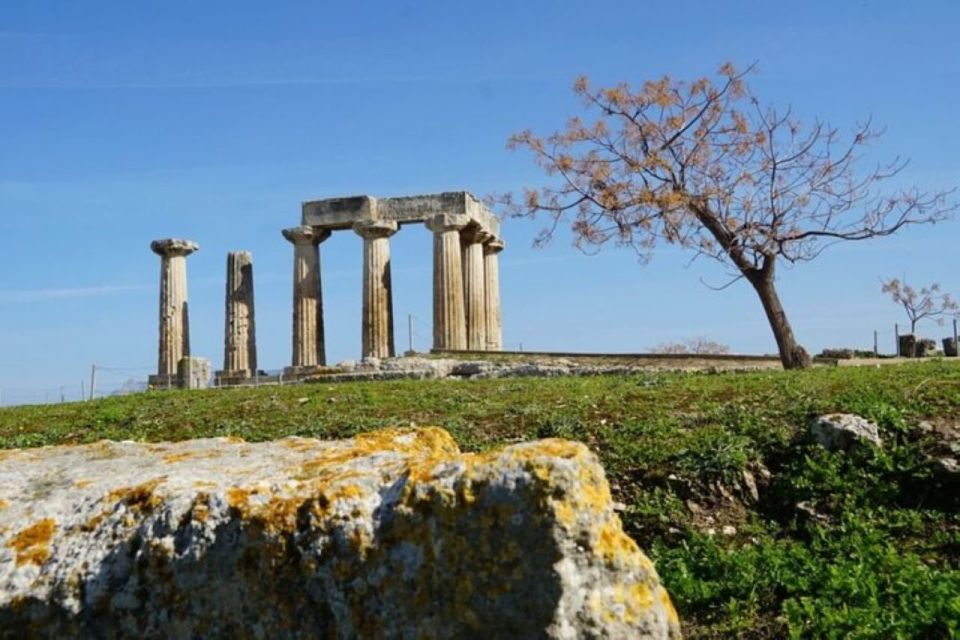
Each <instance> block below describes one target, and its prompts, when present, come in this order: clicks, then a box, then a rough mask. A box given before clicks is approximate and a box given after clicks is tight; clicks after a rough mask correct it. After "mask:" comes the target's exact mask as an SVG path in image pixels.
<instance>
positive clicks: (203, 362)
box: [177, 356, 212, 389]
mask: <svg viewBox="0 0 960 640" xmlns="http://www.w3.org/2000/svg"><path fill="white" fill-rule="evenodd" d="M211 368H212V365H211V364H210V361H209V360H207V359H206V358H201V357H199V356H190V357H189V358H182V359H181V360H180V363H179V365H178V366H177V386H179V387H180V388H181V389H206V388H207V387H209V386H210V373H211Z"/></svg>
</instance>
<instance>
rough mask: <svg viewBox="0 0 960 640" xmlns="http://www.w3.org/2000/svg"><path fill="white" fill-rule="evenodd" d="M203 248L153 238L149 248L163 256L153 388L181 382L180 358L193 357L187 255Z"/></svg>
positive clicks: (179, 241)
mask: <svg viewBox="0 0 960 640" xmlns="http://www.w3.org/2000/svg"><path fill="white" fill-rule="evenodd" d="M199 248H200V247H199V246H198V245H197V243H195V242H193V241H191V240H181V239H177V238H167V239H165V240H154V241H153V242H151V243H150V249H151V250H152V251H153V252H154V253H155V254H157V255H158V256H160V339H159V357H158V362H157V373H156V375H152V376H150V378H149V381H148V384H149V385H150V386H152V387H171V386H177V384H178V379H179V376H178V372H177V368H178V367H179V366H180V360H182V359H183V358H185V357H189V356H190V316H189V306H188V303H187V256H189V255H190V254H192V253H193V252H195V251H196V250H197V249H199Z"/></svg>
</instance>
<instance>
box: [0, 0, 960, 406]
mask: <svg viewBox="0 0 960 640" xmlns="http://www.w3.org/2000/svg"><path fill="white" fill-rule="evenodd" d="M958 26H960V3H956V2H949V1H943V2H935V1H930V2H923V3H917V4H913V3H904V2H892V1H891V2H875V1H864V2H829V3H828V2H777V3H770V2H747V1H744V2H723V3H718V2H706V1H703V2H670V3H652V2H642V1H633V2H603V1H595V2H590V3H585V2H540V1H528V2H522V3H521V2H515V1H514V2H498V1H489V2H482V3H480V2H477V3H461V2H406V3H405V2H351V3H336V4H334V3H320V2H275V3H263V2H246V1H237V0H233V1H230V2H225V1H223V2H221V1H212V0H210V1H205V2H179V1H172V0H168V1H166V2H137V3H131V2H120V1H110V2H107V1H97V0H87V1H85V2H83V3H77V2H67V1H62V2H53V1H50V2H30V3H12V2H9V3H4V4H3V5H2V7H0V141H2V148H3V152H2V153H0V365H2V366H0V393H2V394H3V402H4V404H10V403H13V402H24V401H38V400H43V399H44V398H48V399H54V398H57V397H58V396H59V387H60V386H61V385H66V389H65V391H66V394H67V396H68V397H71V396H76V395H77V394H78V393H79V384H80V379H81V378H83V377H86V376H88V375H89V368H90V364H91V363H93V362H96V363H98V364H100V365H103V366H106V367H110V368H113V369H130V371H107V372H104V373H102V374H101V382H102V384H103V385H104V388H106V389H109V388H111V387H115V386H116V385H117V384H119V383H121V382H123V380H124V379H125V378H126V377H129V376H135V377H143V376H145V375H146V374H147V373H149V372H150V370H151V369H152V368H153V367H155V361H156V330H157V328H156V322H157V320H156V315H157V309H156V304H157V303H156V294H157V290H156V288H157V279H158V260H157V258H156V257H155V256H154V255H153V254H152V253H150V251H149V248H148V245H149V242H150V240H152V239H154V238H159V237H168V236H177V237H187V238H190V239H193V240H195V241H197V242H198V243H199V244H200V246H201V250H200V251H199V252H198V253H197V254H196V255H194V256H192V257H191V258H190V260H189V277H190V303H191V323H192V335H193V346H194V352H195V353H196V354H198V355H205V356H207V357H210V358H211V359H212V360H213V362H214V365H215V366H217V367H218V366H219V365H220V364H221V360H222V342H223V335H222V332H223V328H222V325H223V279H224V269H225V264H224V263H225V254H226V252H227V251H230V250H237V249H247V250H250V251H252V252H253V254H254V263H255V280H256V285H257V291H256V296H257V319H258V333H259V348H260V361H261V363H262V365H263V366H265V367H268V368H279V367H282V366H284V365H286V364H288V363H289V358H290V346H289V343H290V307H291V303H290V297H291V293H290V288H291V283H290V278H291V261H292V257H291V256H292V251H291V247H290V245H289V244H287V243H286V242H285V241H284V240H283V238H282V237H281V235H280V229H281V228H283V227H287V226H292V225H294V224H296V223H297V222H298V219H299V204H300V202H301V201H302V200H306V199H310V198H315V197H330V196H336V195H349V194H359V193H366V194H371V195H381V196H389V195H401V194H414V193H424V192H432V191H443V190H455V189H466V190H469V191H472V192H474V193H477V194H479V195H482V194H486V193H489V192H504V191H510V190H515V189H519V188H521V187H523V186H526V185H537V184H540V183H542V181H543V177H542V175H541V174H540V173H539V171H538V170H537V169H536V168H535V167H534V165H533V163H532V162H531V159H530V158H529V157H528V156H526V155H524V154H522V153H509V152H507V151H506V149H505V141H506V138H507V137H508V136H509V135H510V134H511V133H513V132H515V131H517V130H520V129H523V128H526V127H531V128H533V129H534V130H537V131H539V132H543V133H547V132H549V131H552V130H554V129H556V128H558V127H560V126H561V125H562V124H563V122H564V121H565V119H566V118H567V117H568V116H569V115H572V114H574V113H577V112H579V110H580V103H579V101H578V100H577V99H576V98H575V97H574V96H573V95H572V93H571V91H570V87H571V84H572V80H573V78H574V77H575V76H576V75H577V74H580V73H585V74H587V75H589V76H591V78H592V79H593V80H594V81H595V82H597V83H613V82H617V81H619V80H630V81H640V80H643V79H646V78H650V77H659V76H660V75H662V74H665V73H666V74H670V75H672V76H675V77H679V78H692V77H696V76H698V75H703V74H707V73H711V72H712V71H713V70H714V69H716V67H717V66H718V65H719V64H720V63H721V62H723V61H725V60H731V61H733V62H734V63H737V64H739V65H746V64H749V63H750V62H753V61H758V63H759V69H760V71H759V72H758V73H757V74H756V75H755V76H754V77H753V79H752V81H751V84H752V86H753V87H754V90H755V91H756V92H757V93H758V94H759V95H760V96H761V98H763V99H765V100H767V101H769V102H772V103H775V104H778V105H785V104H791V105H793V107H794V109H795V110H796V112H797V113H798V114H800V115H802V116H804V117H808V118H812V117H813V116H821V117H823V118H825V119H827V120H829V121H830V122H833V123H835V124H837V125H840V126H841V127H847V126H852V125H853V124H854V123H855V122H857V121H858V120H861V119H863V118H864V117H866V116H872V117H873V118H874V121H875V122H877V123H880V124H882V125H884V126H886V127H887V134H886V136H885V137H884V139H883V141H882V143H881V144H879V145H877V146H876V147H875V151H876V153H877V157H878V158H888V157H891V156H895V155H898V154H899V155H903V156H907V157H910V158H911V159H912V161H911V164H910V166H909V168H908V170H907V171H906V172H905V173H904V174H903V175H902V176H901V180H902V181H903V182H905V183H909V184H916V185H918V186H920V187H921V188H927V189H941V188H949V187H952V186H956V185H960V126H957V120H956V109H957V104H958V102H960V40H958V39H957V38H956V31H957V27H958ZM538 228H539V225H537V224H536V223H530V222H526V221H516V220H508V221H506V222H505V224H504V236H505V238H506V240H507V242H508V245H509V246H508V248H507V250H506V251H505V252H504V253H503V254H501V265H502V266H501V271H502V289H503V307H504V325H505V327H504V339H505V342H506V346H507V347H508V348H515V347H516V346H517V345H518V344H519V343H521V342H522V343H523V345H524V347H525V348H527V349H562V350H600V351H640V350H644V349H647V348H649V347H651V346H653V345H656V344H658V343H661V342H665V341H674V340H681V339H684V338H690V337H693V336H697V335H703V336H708V337H710V338H712V339H715V340H718V341H720V342H723V343H726V344H729V345H730V346H731V347H732V348H733V349H734V350H736V351H741V352H749V353H762V352H773V351H775V344H774V342H773V339H772V336H771V334H770V332H769V329H768V327H767V325H766V322H765V319H764V317H763V314H762V310H761V308H760V305H759V303H758V302H757V301H756V299H755V297H754V296H753V294H752V292H751V291H750V290H749V289H748V287H747V285H746V284H744V283H740V284H738V285H735V286H734V287H732V288H730V289H728V290H726V291H724V292H714V291H711V290H710V289H708V288H707V287H705V286H704V285H703V284H702V283H701V281H705V282H708V283H713V284H720V283H722V282H723V281H724V279H723V271H721V270H720V269H719V268H718V267H717V266H716V265H714V264H710V263H708V262H704V261H698V262H695V263H694V264H692V265H688V262H689V256H688V255H686V254H684V253H682V252H679V251H676V250H673V249H669V248H667V249H665V250H662V251H659V252H658V253H657V255H656V257H655V259H654V261H653V262H652V263H651V264H649V265H646V266H640V265H638V264H637V262H636V260H635V258H634V257H633V255H631V254H630V253H629V252H624V251H616V250H613V249H610V250H606V251H604V252H603V253H601V254H600V255H598V256H583V255H581V254H579V253H577V252H576V251H575V250H573V249H572V248H571V247H570V242H569V238H568V237H567V236H566V235H561V236H560V237H558V238H557V239H556V241H555V242H554V243H553V244H552V245H551V246H549V247H548V248H546V249H542V250H535V249H532V248H531V239H532V237H533V236H534V235H535V233H536V231H537V230H538ZM958 231H960V228H958V224H957V223H956V222H951V223H946V224H942V225H938V226H937V227H934V228H921V229H912V230H909V231H907V232H904V233H903V234H901V235H899V236H897V237H894V238H890V239H885V240H880V241H877V242H874V243H870V244H860V245H856V246H848V247H841V248H836V249H833V250H831V251H830V252H828V253H827V254H825V256H824V257H823V258H821V259H820V260H819V261H817V262H815V263H812V264H808V265H803V266H800V267H798V268H796V269H793V270H790V271H784V272H783V273H782V274H781V279H780V288H781V295H782V298H783V302H784V304H785V306H786V308H787V311H788V313H789V314H790V316H791V318H792V320H793V322H794V328H795V330H796V332H797V334H798V337H799V339H800V340H801V341H802V342H803V343H804V344H806V345H807V346H808V348H810V349H811V350H814V351H815V350H819V349H820V348H822V347H824V346H837V345H850V346H863V347H869V346H871V343H872V332H873V330H874V329H877V330H879V331H880V332H881V340H882V341H883V345H884V346H887V345H891V346H892V342H893V335H892V334H893V323H894V322H897V321H898V320H901V318H900V315H899V314H898V310H897V309H896V308H895V307H894V306H893V305H892V304H891V303H889V302H888V301H886V300H885V299H884V298H883V297H882V296H881V294H880V292H879V288H880V285H879V278H880V277H881V276H886V275H901V274H906V275H907V277H908V278H909V279H912V280H915V281H917V282H921V281H922V282H930V281H938V282H940V283H941V284H942V285H943V286H944V288H945V289H947V290H948V291H953V292H955V293H960V269H958V265H960V259H958V257H957V249H956V245H957V239H958ZM392 250H393V268H394V279H395V309H396V312H397V332H398V335H397V343H398V345H401V346H402V347H403V348H406V346H407V337H406V318H407V315H408V314H412V315H413V316H415V318H416V331H417V334H418V335H419V336H420V337H419V338H417V339H416V343H415V346H416V347H418V348H421V349H425V348H427V347H429V336H430V335H431V330H430V326H429V322H430V317H431V312H430V308H431V307H430V304H431V302H430V282H431V280H430V236H429V233H428V232H427V231H426V230H421V229H416V228H410V227H408V228H404V230H403V231H402V232H401V233H399V234H398V235H396V236H394V238H393V242H392ZM360 260H361V240H360V238H358V237H356V236H353V235H352V234H349V233H346V232H344V233H339V234H335V236H334V237H333V238H332V239H331V240H329V241H327V242H326V243H325V244H324V245H322V269H323V274H324V296H325V304H326V309H327V313H326V322H327V342H328V357H329V359H330V360H331V361H337V360H340V359H344V358H353V357H356V356H357V355H358V354H359V349H360V319H359V314H360V275H361V272H360V269H361V262H360ZM924 333H928V334H930V335H935V336H938V337H939V336H940V335H941V334H943V335H945V334H946V330H945V329H941V328H939V327H937V326H936V325H933V324H928V325H927V326H925V327H924ZM71 385H72V386H71Z"/></svg>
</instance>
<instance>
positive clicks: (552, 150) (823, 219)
mask: <svg viewBox="0 0 960 640" xmlns="http://www.w3.org/2000/svg"><path fill="white" fill-rule="evenodd" d="M749 71H750V69H748V70H747V72H749ZM747 72H743V73H741V72H738V71H737V70H736V69H734V67H733V66H732V65H730V64H725V65H723V66H722V67H721V68H720V69H719V71H718V76H717V78H716V79H710V78H700V79H698V80H696V81H694V82H691V83H687V82H681V81H675V80H672V79H670V78H669V77H663V78H662V79H660V80H655V81H648V82H645V83H643V84H642V85H641V86H639V87H637V88H631V87H630V86H629V85H627V84H625V83H624V84H619V85H617V86H615V87H610V88H593V87H591V85H590V84H589V82H588V81H587V79H586V78H583V77H581V78H579V79H577V81H576V82H575V84H574V91H575V92H576V94H577V95H579V96H581V97H582V98H583V100H584V103H585V106H586V108H587V109H588V110H591V111H592V112H593V113H595V114H596V116H597V117H596V120H594V121H593V122H590V123H586V122H584V121H583V120H582V119H581V118H579V117H574V118H572V119H570V120H569V122H568V123H567V126H566V128H565V129H563V130H561V131H558V132H556V133H553V134H551V135H549V136H547V137H545V138H544V137H539V136H537V135H535V134H534V133H532V132H531V131H529V130H527V131H523V132H521V133H518V134H516V135H514V136H512V137H511V139H510V143H509V146H510V148H513V149H515V148H526V149H529V150H530V151H532V152H533V153H534V155H535V157H536V161H537V163H538V164H539V165H540V166H541V167H543V168H544V169H545V170H546V172H547V174H548V175H549V176H552V177H553V179H554V181H553V183H552V184H551V185H550V186H547V187H544V188H542V189H539V190H534V189H528V190H526V191H525V192H524V195H523V197H522V199H519V198H514V197H512V196H504V197H501V199H500V200H501V203H502V204H503V205H505V207H506V209H507V210H508V211H510V212H511V213H513V214H514V215H528V216H536V215H538V214H543V215H545V216H546V217H547V219H548V224H547V225H546V227H545V228H544V230H543V231H542V232H541V235H540V236H539V238H538V242H540V243H542V242H545V241H547V240H548V239H549V238H550V237H552V235H553V234H554V232H555V230H556V229H557V227H558V225H559V224H561V223H564V222H569V223H570V226H571V229H572V231H573V234H574V237H575V244H576V246H578V247H579V248H580V249H582V250H586V249H587V248H589V247H590V246H596V247H599V246H600V245H603V244H606V243H607V242H612V243H614V244H616V245H618V246H628V247H632V248H633V249H634V250H636V251H637V253H638V254H639V255H640V257H641V259H643V260H646V259H649V257H650V255H651V254H652V251H653V249H654V248H655V247H656V246H657V245H658V244H659V243H661V242H665V243H668V244H674V245H679V246H682V247H685V248H687V249H690V250H691V251H692V252H693V253H694V257H698V256H708V257H710V258H714V259H716V260H718V261H720V262H721V263H722V264H724V265H725V266H726V267H728V268H729V269H730V271H731V277H732V279H731V281H730V282H728V283H727V284H725V285H724V286H723V287H719V288H725V287H727V286H730V285H731V284H733V283H734V282H735V281H737V280H739V279H746V280H747V282H749V283H750V285H751V286H752V287H753V289H754V290H755V291H756V293H757V295H758V297H759V298H760V302H761V303H762V305H763V309H764V311H765V313H766V316H767V319H768V321H769V323H770V327H771V329H772V330H773V335H774V337H775V338H776V341H777V347H778V349H779V352H780V358H781V360H782V361H783V365H784V367H787V368H794V367H803V366H806V365H808V364H809V362H810V357H809V355H808V354H807V352H806V351H805V350H804V349H803V347H801V346H800V345H799V344H798V343H797V340H796V338H795V337H794V334H793V329H792V327H791V326H790V322H789V321H788V319H787V314H786V312H785V311H784V308H783V305H782V304H781V302H780V298H779V296H778V294H777V290H776V286H775V283H776V275H777V266H778V264H779V263H780V262H781V261H785V262H787V263H791V264H795V263H799V262H805V261H808V260H812V259H814V258H816V257H817V256H818V255H820V253H821V252H822V251H823V250H824V249H825V248H826V247H828V246H830V245H831V244H833V243H836V242H840V241H845V240H850V241H855V240H868V239H871V238H876V237H880V236H888V235H891V234H893V233H896V232H897V231H898V230H900V229H902V228H903V227H904V226H906V225H911V224H922V223H932V222H936V221H939V220H943V219H945V218H946V217H948V215H950V214H951V213H952V212H953V210H954V208H955V205H954V204H952V203H950V202H949V198H948V196H950V195H951V194H952V191H940V192H934V193H924V192H920V191H918V190H916V189H911V190H903V191H893V190H891V191H889V192H881V191H880V190H879V189H878V187H879V186H881V185H880V183H882V182H884V181H885V180H887V179H889V178H892V177H893V176H896V175H897V174H898V173H899V172H900V171H901V170H902V169H903V168H904V166H905V162H903V161H901V160H900V159H899V158H898V159H895V160H893V161H892V162H890V163H888V164H884V165H879V166H877V167H875V168H873V169H872V170H868V171H865V172H862V173H861V172H858V171H856V170H855V169H856V167H855V165H856V163H857V160H858V159H860V151H861V150H862V149H863V147H864V146H865V145H866V144H867V143H868V142H870V141H872V140H874V139H875V138H876V137H877V136H878V132H877V131H876V130H875V129H874V128H873V127H872V126H871V124H870V122H869V121H868V122H866V123H865V124H862V125H859V126H857V127H856V128H855V129H854V130H853V132H852V133H851V135H850V136H849V137H844V136H841V135H840V133H839V132H838V130H837V129H835V128H833V127H831V126H829V125H827V124H825V123H823V122H821V121H819V120H814V121H813V122H812V124H810V125H808V126H804V125H803V124H802V123H801V122H799V121H798V120H797V119H795V118H794V117H793V114H792V113H791V111H790V110H789V109H787V110H785V111H780V110H778V109H776V108H774V107H764V106H761V104H760V102H759V101H758V100H757V99H756V98H755V97H754V95H753V94H752V93H751V92H750V90H749V88H748V87H747V85H746V83H745V81H744V77H745V75H746V73H747Z"/></svg>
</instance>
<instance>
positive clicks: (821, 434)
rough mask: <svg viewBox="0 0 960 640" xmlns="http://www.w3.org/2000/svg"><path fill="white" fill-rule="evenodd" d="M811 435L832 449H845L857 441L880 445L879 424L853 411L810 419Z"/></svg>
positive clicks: (881, 443)
mask: <svg viewBox="0 0 960 640" xmlns="http://www.w3.org/2000/svg"><path fill="white" fill-rule="evenodd" d="M810 435H812V436H813V439H814V440H816V441H817V442H818V443H820V445H822V446H823V447H824V448H826V449H829V450H830V451H843V450H846V449H849V448H851V447H853V446H854V445H856V444H857V443H865V444H870V445H872V446H875V447H880V446H882V445H883V442H882V441H881V440H880V431H879V430H878V429H877V425H875V424H874V423H872V422H870V421H869V420H867V419H866V418H861V417H860V416H858V415H855V414H853V413H830V414H827V415H822V416H819V417H817V418H814V419H813V420H811V421H810Z"/></svg>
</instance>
